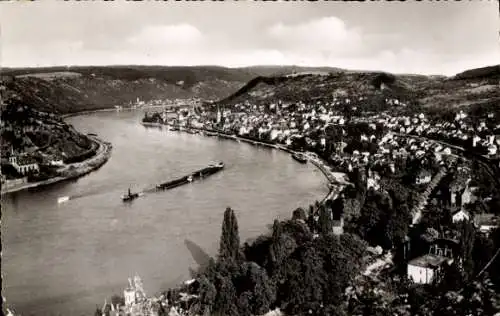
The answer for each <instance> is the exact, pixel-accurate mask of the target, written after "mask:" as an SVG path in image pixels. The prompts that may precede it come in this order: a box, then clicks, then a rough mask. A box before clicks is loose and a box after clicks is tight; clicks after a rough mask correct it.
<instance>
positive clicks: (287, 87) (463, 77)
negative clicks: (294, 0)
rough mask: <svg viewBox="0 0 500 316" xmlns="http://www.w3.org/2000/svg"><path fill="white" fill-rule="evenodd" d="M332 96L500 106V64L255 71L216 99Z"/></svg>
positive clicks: (432, 106)
mask: <svg viewBox="0 0 500 316" xmlns="http://www.w3.org/2000/svg"><path fill="white" fill-rule="evenodd" d="M334 97H337V98H338V97H349V98H351V100H352V99H357V100H359V99H360V98H362V99H363V100H364V101H363V102H357V103H360V105H361V106H363V107H364V109H365V110H378V109H380V106H381V105H382V104H383V103H384V101H385V99H386V98H397V99H398V100H400V101H403V102H404V103H405V104H407V105H415V106H420V107H421V108H422V109H424V110H430V111H436V110H437V111H456V109H458V108H460V109H470V108H472V109H476V108H482V107H485V106H486V107H488V108H491V107H492V106H493V107H500V77H499V67H498V66H492V67H486V68H480V69H473V70H468V71H465V72H463V73H460V74H458V75H456V76H454V77H451V78H447V77H444V76H423V75H393V74H388V73H382V72H342V71H339V72H336V73H330V74H328V75H317V74H304V75H301V74H298V75H288V76H274V77H257V78H254V79H253V80H251V81H250V82H248V83H247V84H246V85H245V86H243V87H242V88H241V89H239V90H238V91H236V92H235V93H233V94H232V95H230V96H228V97H226V98H223V99H221V100H220V101H218V103H219V104H221V105H229V106H230V105H234V104H237V103H243V102H244V101H249V102H252V103H256V102H257V103H258V102H274V101H277V100H282V101H285V102H287V101H288V102H295V101H299V100H303V101H313V100H322V99H323V100H328V101H331V100H332V98H334Z"/></svg>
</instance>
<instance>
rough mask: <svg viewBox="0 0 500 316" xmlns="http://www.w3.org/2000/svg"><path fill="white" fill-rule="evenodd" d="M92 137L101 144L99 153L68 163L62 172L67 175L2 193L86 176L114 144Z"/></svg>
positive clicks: (105, 156)
mask: <svg viewBox="0 0 500 316" xmlns="http://www.w3.org/2000/svg"><path fill="white" fill-rule="evenodd" d="M88 137H89V138H90V139H92V141H93V142H95V143H97V144H98V145H99V147H98V149H97V153H96V154H95V155H94V156H92V157H90V158H89V159H86V160H84V161H81V162H76V163H72V164H69V165H66V166H64V167H63V170H62V171H61V172H63V173H68V174H67V175H59V176H57V177H54V178H50V179H47V180H44V181H39V182H32V183H26V184H23V185H21V186H17V187H13V188H9V189H6V190H3V188H2V191H1V195H2V196H3V195H4V194H9V193H14V192H19V191H23V190H28V189H32V188H39V187H44V186H48V185H51V184H54V183H59V182H64V181H69V180H74V179H77V178H80V177H82V176H85V175H87V174H89V173H91V172H93V171H95V170H97V169H99V168H100V167H102V166H103V165H104V164H105V163H106V162H107V161H108V160H109V158H110V157H111V151H112V148H113V146H112V145H111V143H108V142H105V141H103V140H101V139H99V138H98V137H94V136H88Z"/></svg>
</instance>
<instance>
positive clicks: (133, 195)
mask: <svg viewBox="0 0 500 316" xmlns="http://www.w3.org/2000/svg"><path fill="white" fill-rule="evenodd" d="M138 197H139V193H132V192H130V188H129V189H128V193H127V194H125V195H122V200H123V202H128V201H132V200H134V199H136V198H138Z"/></svg>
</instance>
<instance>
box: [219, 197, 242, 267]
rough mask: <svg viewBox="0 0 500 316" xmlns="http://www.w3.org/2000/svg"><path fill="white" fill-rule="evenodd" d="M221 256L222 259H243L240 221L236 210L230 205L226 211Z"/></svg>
mask: <svg viewBox="0 0 500 316" xmlns="http://www.w3.org/2000/svg"><path fill="white" fill-rule="evenodd" d="M219 257H220V259H221V260H234V261H239V260H240V259H241V256H240V236H239V232H238V221H237V220H236V215H235V214H234V211H233V210H232V209H231V208H230V207H228V208H227V209H226V211H225V212H224V220H223V222H222V233H221V238H220V248H219Z"/></svg>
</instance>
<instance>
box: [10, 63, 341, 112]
mask: <svg viewBox="0 0 500 316" xmlns="http://www.w3.org/2000/svg"><path fill="white" fill-rule="evenodd" d="M326 69H330V70H333V69H334V68H301V67H295V66H274V67H267V66H256V67H245V68H225V67H217V66H196V67H180V66H179V67H166V66H102V67H93V66H89V67H76V66H75V67H46V68H22V69H21V68H18V69H13V68H4V69H2V84H3V85H4V86H5V87H6V89H7V90H8V91H10V92H12V93H15V94H17V95H19V96H21V97H22V99H23V100H26V102H27V103H28V104H31V105H32V106H34V107H35V108H37V109H40V110H43V111H50V112H55V113H72V112H79V111H84V110H94V109H102V108H109V107H113V106H115V105H124V104H128V103H129V102H133V101H135V100H136V99H137V98H140V99H141V100H143V101H149V100H153V99H176V98H181V99H183V98H201V99H205V100H207V99H208V100H217V99H221V98H223V97H225V96H227V95H230V94H231V93H234V92H235V91H237V90H238V89H239V88H241V87H242V86H244V85H245V84H246V83H247V82H248V81H249V80H251V79H252V78H254V77H257V76H261V75H273V74H278V75H283V74H288V73H292V72H302V71H325V70H326Z"/></svg>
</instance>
